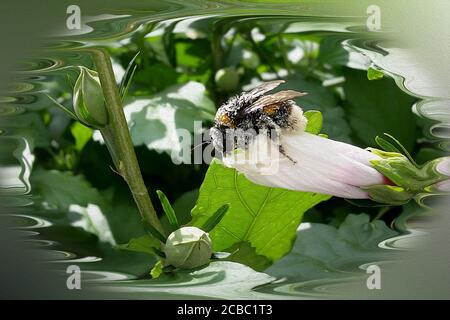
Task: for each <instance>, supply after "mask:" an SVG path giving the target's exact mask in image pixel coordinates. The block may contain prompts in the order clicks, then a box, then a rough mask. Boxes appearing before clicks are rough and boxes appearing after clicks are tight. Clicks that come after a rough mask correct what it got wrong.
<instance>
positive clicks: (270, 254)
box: [192, 160, 329, 266]
mask: <svg viewBox="0 0 450 320" xmlns="http://www.w3.org/2000/svg"><path fill="white" fill-rule="evenodd" d="M328 198H329V196H327V195H321V194H316V193H308V192H298V191H291V190H284V189H277V188H268V187H265V186H260V185H257V184H254V183H252V182H251V181H249V180H247V179H246V178H245V176H244V175H240V174H238V172H237V171H236V170H234V169H230V168H226V167H224V166H223V165H222V164H220V163H219V161H217V160H215V161H213V162H212V163H211V165H210V167H209V169H208V172H207V174H206V177H205V180H204V181H203V184H202V186H201V188H200V194H199V198H198V200H197V204H196V206H195V207H194V209H192V217H193V221H192V224H193V225H194V226H198V227H201V226H203V225H204V224H205V222H206V221H207V220H208V219H209V218H210V217H211V216H212V215H213V214H214V212H215V211H216V210H217V209H218V208H219V207H220V206H222V205H223V204H225V203H229V204H230V209H229V210H228V212H227V214H226V215H225V217H224V218H223V219H222V221H221V222H220V223H219V224H218V225H217V226H216V227H215V228H214V230H212V231H211V232H210V236H211V238H212V240H213V248H214V250H215V251H225V250H226V249H229V248H231V247H232V246H234V245H235V244H236V243H240V242H248V244H249V245H250V246H251V247H252V248H254V250H255V254H256V255H258V256H264V257H266V258H268V259H269V260H270V261H275V260H277V259H280V258H281V257H282V256H284V255H285V254H286V253H288V252H289V250H290V249H291V247H292V243H293V241H294V239H295V233H296V230H297V227H298V225H299V224H300V221H301V219H302V217H303V213H304V212H305V211H306V210H308V209H309V208H311V207H313V206H315V205H316V204H318V203H319V202H321V201H323V200H326V199H328ZM236 261H238V262H240V259H237V260H236ZM245 263H246V264H248V265H250V266H251V265H252V264H253V263H252V261H245Z"/></svg>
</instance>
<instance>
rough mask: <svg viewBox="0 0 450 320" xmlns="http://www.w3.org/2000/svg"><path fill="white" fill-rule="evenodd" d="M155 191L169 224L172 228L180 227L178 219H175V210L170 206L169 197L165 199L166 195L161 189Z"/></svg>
mask: <svg viewBox="0 0 450 320" xmlns="http://www.w3.org/2000/svg"><path fill="white" fill-rule="evenodd" d="M156 193H157V194H158V198H159V201H160V202H161V206H162V207H163V210H164V213H165V214H166V217H167V220H168V221H169V224H170V225H171V226H172V227H173V228H176V229H178V228H179V227H180V224H179V223H178V219H177V215H176V214H175V211H174V210H173V208H172V206H171V205H170V202H169V199H167V197H166V195H165V194H164V192H162V191H161V190H156Z"/></svg>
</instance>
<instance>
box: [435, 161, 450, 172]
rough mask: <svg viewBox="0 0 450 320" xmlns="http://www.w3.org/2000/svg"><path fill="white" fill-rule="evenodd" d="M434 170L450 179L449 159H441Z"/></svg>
mask: <svg viewBox="0 0 450 320" xmlns="http://www.w3.org/2000/svg"><path fill="white" fill-rule="evenodd" d="M436 170H437V171H438V172H439V173H442V174H445V175H446V176H449V177H450V157H446V158H442V160H441V161H440V162H439V163H438V165H437V166H436Z"/></svg>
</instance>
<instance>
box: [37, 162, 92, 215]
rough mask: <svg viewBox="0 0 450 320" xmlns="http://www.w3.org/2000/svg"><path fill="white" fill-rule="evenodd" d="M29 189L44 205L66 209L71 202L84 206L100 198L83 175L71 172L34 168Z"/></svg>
mask: <svg viewBox="0 0 450 320" xmlns="http://www.w3.org/2000/svg"><path fill="white" fill-rule="evenodd" d="M30 181H31V187H32V189H31V191H32V193H33V195H35V196H37V198H38V199H39V201H40V202H41V204H43V205H45V206H46V207H47V206H48V207H53V208H58V209H61V210H64V211H67V210H68V209H69V207H70V205H72V204H76V205H80V206H83V207H86V206H87V205H88V204H89V203H92V204H97V203H98V201H99V199H100V198H101V196H100V193H99V192H98V190H96V189H95V188H93V187H92V186H91V185H90V184H89V182H87V181H86V180H85V179H84V177H83V176H81V175H74V174H72V173H71V172H68V171H65V172H61V171H56V170H45V169H42V168H39V167H38V168H36V169H34V170H33V172H32V173H31V180H30Z"/></svg>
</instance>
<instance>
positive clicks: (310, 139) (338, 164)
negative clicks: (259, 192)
mask: <svg viewBox="0 0 450 320" xmlns="http://www.w3.org/2000/svg"><path fill="white" fill-rule="evenodd" d="M268 143H269V144H270V151H268V150H267V149H264V148H262V147H261V146H264V145H266V146H267V144H268ZM281 144H282V146H283V148H284V150H285V152H286V154H287V155H288V156H289V157H291V158H292V159H293V160H294V161H295V163H293V162H292V161H291V160H290V159H288V158H287V157H285V156H284V155H282V154H280V153H279V152H278V146H277V145H276V144H274V143H272V142H270V141H269V142H268V139H267V137H266V136H264V135H259V136H258V137H257V138H256V139H255V141H253V142H252V143H251V144H250V146H249V149H248V150H247V151H246V152H238V153H237V154H235V155H234V156H235V158H233V156H228V157H225V158H224V164H225V165H226V166H229V167H233V168H236V169H237V170H238V171H240V172H242V173H244V174H245V176H246V177H247V178H248V179H249V180H251V181H253V182H255V183H257V184H262V185H266V186H270V187H279V188H285V189H291V190H299V191H307V192H317V193H324V194H330V195H334V196H338V197H343V198H352V199H367V198H368V197H369V196H368V194H367V192H365V191H364V190H363V189H361V187H363V186H369V185H373V184H383V183H384V181H385V180H384V177H383V175H382V174H380V173H379V172H378V171H376V170H375V169H373V168H372V167H371V165H370V161H371V160H376V159H380V158H379V157H378V156H377V155H375V154H372V153H371V152H369V151H367V150H364V149H361V148H358V147H354V146H352V145H348V144H345V143H342V142H338V141H334V140H330V139H326V138H322V137H319V136H316V135H313V134H309V133H296V134H290V135H285V136H283V137H282V140H281ZM245 157H247V158H248V159H247V160H248V161H244V159H245ZM267 168H269V169H270V170H267Z"/></svg>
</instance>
